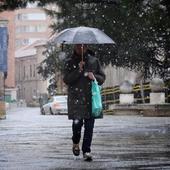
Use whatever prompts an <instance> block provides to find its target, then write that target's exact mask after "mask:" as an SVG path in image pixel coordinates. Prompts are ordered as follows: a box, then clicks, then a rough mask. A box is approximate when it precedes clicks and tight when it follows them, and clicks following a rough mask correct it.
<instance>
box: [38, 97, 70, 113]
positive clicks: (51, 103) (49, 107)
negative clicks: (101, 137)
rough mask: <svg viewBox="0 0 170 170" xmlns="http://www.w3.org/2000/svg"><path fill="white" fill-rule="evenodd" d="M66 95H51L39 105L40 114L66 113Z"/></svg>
mask: <svg viewBox="0 0 170 170" xmlns="http://www.w3.org/2000/svg"><path fill="white" fill-rule="evenodd" d="M67 112H68V109H67V96H66V95H63V96H53V97H51V98H50V99H49V100H48V102H47V103H46V104H44V105H43V106H42V107H41V114H43V115H45V114H52V115H53V114H67Z"/></svg>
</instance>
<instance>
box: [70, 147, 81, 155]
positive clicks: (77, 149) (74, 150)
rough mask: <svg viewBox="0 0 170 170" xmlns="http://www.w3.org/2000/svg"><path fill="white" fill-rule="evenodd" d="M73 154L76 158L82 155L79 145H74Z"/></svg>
mask: <svg viewBox="0 0 170 170" xmlns="http://www.w3.org/2000/svg"><path fill="white" fill-rule="evenodd" d="M72 149H73V154H74V155H75V156H79V155H80V148H79V144H73V148H72Z"/></svg>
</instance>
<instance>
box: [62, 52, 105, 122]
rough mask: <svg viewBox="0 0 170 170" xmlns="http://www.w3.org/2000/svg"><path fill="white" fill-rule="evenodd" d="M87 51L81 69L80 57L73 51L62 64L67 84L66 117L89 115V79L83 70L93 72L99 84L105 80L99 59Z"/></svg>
mask: <svg viewBox="0 0 170 170" xmlns="http://www.w3.org/2000/svg"><path fill="white" fill-rule="evenodd" d="M91 54H92V53H90V52H87V53H86V54H84V59H83V61H84V62H85V65H84V68H83V71H82V72H80V70H79V62H80V61H81V57H78V56H76V54H75V53H74V54H73V55H72V56H71V57H70V58H69V59H67V60H66V62H65V66H64V79H63V80H64V82H65V83H66V84H67V85H68V118H69V119H82V118H85V119H88V118H90V117H91V110H92V108H91V81H92V80H90V79H89V78H88V77H87V76H85V72H87V71H91V72H93V74H94V76H95V78H96V79H97V81H98V84H99V85H102V84H103V82H104V81H105V74H104V72H103V70H102V68H101V65H100V62H99V60H98V59H97V58H96V57H94V56H93V55H91Z"/></svg>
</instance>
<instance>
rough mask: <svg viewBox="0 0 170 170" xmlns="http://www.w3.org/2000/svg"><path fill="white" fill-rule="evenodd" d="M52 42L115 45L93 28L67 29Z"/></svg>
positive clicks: (101, 32) (102, 33)
mask: <svg viewBox="0 0 170 170" xmlns="http://www.w3.org/2000/svg"><path fill="white" fill-rule="evenodd" d="M52 41H53V42H54V43H60V44H82V60H83V44H115V42H114V41H113V40H112V39H111V38H110V37H109V36H107V35H106V34H105V33H104V32H103V31H101V30H99V29H97V28H91V27H83V26H82V27H74V28H67V29H65V30H63V31H61V32H60V33H58V34H57V36H55V37H54V38H53V39H52Z"/></svg>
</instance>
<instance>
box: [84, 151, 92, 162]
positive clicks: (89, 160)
mask: <svg viewBox="0 0 170 170" xmlns="http://www.w3.org/2000/svg"><path fill="white" fill-rule="evenodd" d="M83 158H84V161H87V162H91V161H92V160H93V158H92V156H91V154H90V152H86V153H84V154H83Z"/></svg>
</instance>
